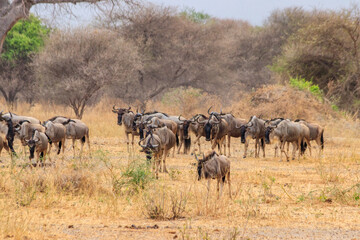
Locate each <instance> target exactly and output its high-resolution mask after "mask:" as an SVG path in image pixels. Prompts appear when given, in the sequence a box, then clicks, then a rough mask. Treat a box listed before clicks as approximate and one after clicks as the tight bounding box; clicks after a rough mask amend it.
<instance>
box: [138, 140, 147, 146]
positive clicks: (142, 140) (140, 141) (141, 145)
mask: <svg viewBox="0 0 360 240" xmlns="http://www.w3.org/2000/svg"><path fill="white" fill-rule="evenodd" d="M143 140H144V138H143V139H140V141H139V146H140V147H142V148H146V145H142V144H141V141H143Z"/></svg>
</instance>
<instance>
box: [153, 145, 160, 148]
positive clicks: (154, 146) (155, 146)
mask: <svg viewBox="0 0 360 240" xmlns="http://www.w3.org/2000/svg"><path fill="white" fill-rule="evenodd" d="M158 146H159V144H157V145H151V147H152V148H157V147H158Z"/></svg>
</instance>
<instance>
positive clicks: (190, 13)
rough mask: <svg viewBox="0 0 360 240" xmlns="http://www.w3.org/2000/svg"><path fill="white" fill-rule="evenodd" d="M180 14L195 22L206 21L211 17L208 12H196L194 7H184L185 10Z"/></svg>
mask: <svg viewBox="0 0 360 240" xmlns="http://www.w3.org/2000/svg"><path fill="white" fill-rule="evenodd" d="M180 15H181V16H184V17H185V18H187V19H189V20H190V21H193V22H196V23H207V22H208V20H210V19H211V16H210V15H209V14H207V13H203V12H197V11H196V10H195V9H194V8H185V10H184V11H182V12H181V13H180Z"/></svg>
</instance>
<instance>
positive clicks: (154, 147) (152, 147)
mask: <svg viewBox="0 0 360 240" xmlns="http://www.w3.org/2000/svg"><path fill="white" fill-rule="evenodd" d="M142 141H145V145H143V144H141V142H142ZM139 146H140V147H141V148H142V150H141V152H145V153H146V159H147V160H149V161H150V160H151V158H152V153H153V152H157V151H158V147H159V144H156V140H155V138H154V135H153V134H152V132H149V135H148V136H147V137H146V138H145V139H141V140H140V141H139Z"/></svg>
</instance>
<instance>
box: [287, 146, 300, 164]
mask: <svg viewBox="0 0 360 240" xmlns="http://www.w3.org/2000/svg"><path fill="white" fill-rule="evenodd" d="M292 146H293V152H292V160H295V153H296V150H299V149H298V146H297V142H292ZM288 152H289V151H288Z"/></svg>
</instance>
